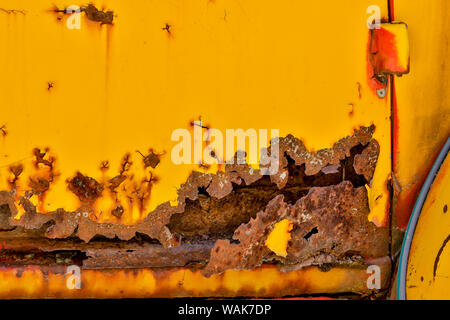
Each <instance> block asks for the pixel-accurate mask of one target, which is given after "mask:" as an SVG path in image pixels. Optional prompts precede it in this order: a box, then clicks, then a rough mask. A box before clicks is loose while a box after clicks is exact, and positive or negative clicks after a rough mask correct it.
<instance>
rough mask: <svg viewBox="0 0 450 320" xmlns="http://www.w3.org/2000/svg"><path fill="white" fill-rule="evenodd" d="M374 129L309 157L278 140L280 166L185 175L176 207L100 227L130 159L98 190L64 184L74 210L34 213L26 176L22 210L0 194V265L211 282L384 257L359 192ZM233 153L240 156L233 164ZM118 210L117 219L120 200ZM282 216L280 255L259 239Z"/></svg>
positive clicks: (153, 159)
mask: <svg viewBox="0 0 450 320" xmlns="http://www.w3.org/2000/svg"><path fill="white" fill-rule="evenodd" d="M374 130H375V127H374V126H371V127H361V128H360V129H358V130H356V131H355V133H354V135H353V136H349V137H345V138H343V139H341V140H339V141H338V142H336V143H335V144H334V146H333V148H331V149H324V150H319V151H317V152H309V151H307V150H306V147H305V146H304V144H303V142H302V141H301V140H299V139H297V138H295V137H293V136H291V135H289V136H287V137H285V138H281V139H280V140H279V150H280V158H279V162H278V165H279V170H278V172H277V173H276V174H273V175H270V176H268V175H263V174H262V172H261V171H260V170H256V169H253V168H252V167H250V166H249V165H247V164H245V163H243V164H237V161H236V162H235V163H234V164H227V165H226V166H225V170H224V171H219V172H217V174H211V173H201V172H197V171H193V172H192V173H191V175H190V176H189V177H188V179H187V181H186V183H184V184H183V185H181V187H180V188H179V190H178V205H177V206H171V205H170V204H169V202H166V203H164V204H162V205H160V206H159V207H158V208H157V209H156V210H155V211H154V212H151V213H150V214H149V215H147V216H146V217H145V218H144V219H143V220H141V221H139V222H137V223H136V224H135V225H125V224H119V223H102V222H98V221H96V219H95V215H94V212H93V206H94V203H95V201H96V199H97V198H99V197H101V195H102V192H104V190H105V188H108V189H109V190H110V191H111V192H114V191H115V190H116V189H117V188H118V187H119V186H120V185H121V183H122V182H123V181H124V180H125V178H126V175H127V172H128V168H129V166H130V165H131V164H132V163H131V161H130V160H129V155H125V157H124V158H123V160H122V163H121V170H120V172H119V175H117V176H116V177H114V178H112V179H110V180H109V182H108V184H107V185H106V186H105V185H104V184H103V183H100V182H98V181H96V180H95V179H93V178H91V177H88V176H85V175H83V174H82V173H80V172H78V173H76V175H75V176H74V177H72V178H70V179H68V180H67V184H68V189H69V190H70V191H71V192H73V193H74V194H75V195H76V196H77V197H78V198H79V200H80V208H79V210H77V211H75V212H66V211H64V210H62V209H59V210H57V211H55V212H51V213H40V212H38V208H36V206H35V205H34V204H33V203H32V202H31V201H30V199H29V196H30V194H37V193H38V192H45V191H41V189H45V186H46V184H45V183H41V182H39V181H40V180H39V178H36V180H30V186H33V188H32V190H31V191H29V193H28V194H26V195H25V196H24V197H20V199H19V203H20V205H21V207H22V208H23V209H24V213H23V214H22V215H21V216H20V217H19V218H18V219H17V218H15V216H16V215H17V212H18V209H17V208H16V205H15V201H14V194H13V193H10V192H6V191H3V192H1V193H0V204H2V205H3V207H2V208H3V211H2V214H1V217H0V223H1V227H2V229H4V230H10V231H5V232H0V239H2V243H3V249H2V251H1V253H2V255H1V256H2V259H3V260H2V262H3V263H2V264H3V265H15V264H19V265H33V264H38V265H46V264H47V265H48V264H49V265H53V264H61V263H62V264H70V263H75V264H78V265H81V266H82V267H83V268H85V269H92V268H94V269H97V268H101V269H105V268H144V267H149V268H161V267H164V268H165V267H187V268H194V269H201V272H202V274H203V275H204V276H206V277H210V276H212V275H214V274H221V273H223V272H225V271H226V270H228V269H237V270H239V269H254V268H258V267H260V266H262V265H263V264H264V263H275V264H276V265H277V266H278V268H280V270H285V271H289V270H295V269H298V268H305V267H308V266H311V265H318V266H320V268H321V270H323V271H327V270H330V269H331V268H333V267H337V266H342V265H345V266H355V265H361V261H363V260H362V259H363V258H362V257H366V258H367V257H383V256H386V255H387V254H388V251H387V247H388V230H387V228H384V227H377V226H376V225H375V224H373V223H372V222H370V221H369V219H368V214H369V206H368V195H367V190H366V188H365V185H366V184H369V183H370V181H371V179H372V175H373V173H374V170H375V166H376V162H377V158H378V153H379V145H378V143H377V141H376V140H374V139H372V134H373V132H374ZM270 152H271V147H269V148H268V153H269V154H270ZM139 153H140V152H139ZM35 156H36V163H41V164H44V166H45V167H46V168H48V170H49V171H47V172H53V171H52V169H53V163H54V160H51V158H50V157H49V156H46V153H43V152H40V151H39V150H36V152H35ZM241 156H243V154H240V153H239V152H238V153H237V154H236V155H235V158H236V160H237V159H238V157H241ZM142 157H143V162H144V165H148V166H149V167H153V166H157V165H158V163H159V156H158V155H157V154H156V153H155V152H154V151H153V150H149V154H148V155H144V154H142ZM104 167H106V168H107V165H105V166H104ZM264 169H265V167H264V166H263V165H261V170H264ZM124 177H125V178H124ZM42 186H43V187H42ZM7 209H9V210H7ZM116 209H117V212H116V214H117V215H118V216H120V214H121V212H122V213H123V210H121V207H120V205H119V204H118V205H117V207H116ZM283 219H287V220H288V221H289V222H291V223H292V226H293V228H292V231H290V237H289V238H290V240H289V241H288V243H287V251H286V252H287V254H286V256H277V255H276V254H275V253H274V252H272V251H271V250H270V249H269V248H268V247H267V246H266V244H265V243H266V240H267V237H268V235H269V234H270V232H271V231H272V230H273V228H274V226H275V224H276V223H278V222H280V221H282V220H283ZM11 228H12V229H11ZM14 228H16V229H14ZM289 230H291V229H289ZM99 237H100V238H99ZM142 237H144V238H142ZM230 237H232V239H233V240H232V241H231V242H230V240H228V239H230ZM105 238H109V239H112V240H107V239H105ZM50 239H54V240H50ZM27 250H31V251H30V252H32V253H31V255H30V253H27Z"/></svg>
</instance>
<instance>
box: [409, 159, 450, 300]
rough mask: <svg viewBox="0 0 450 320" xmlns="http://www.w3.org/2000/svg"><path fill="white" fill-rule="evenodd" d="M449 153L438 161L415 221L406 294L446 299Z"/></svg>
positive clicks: (449, 265)
mask: <svg viewBox="0 0 450 320" xmlns="http://www.w3.org/2000/svg"><path fill="white" fill-rule="evenodd" d="M449 195H450V156H448V155H447V158H446V160H445V162H444V163H443V164H442V166H441V168H440V170H439V172H438V174H437V176H436V178H435V180H434V182H433V184H432V186H431V188H430V190H429V192H428V195H427V198H426V201H425V204H424V206H423V208H422V211H421V213H420V218H419V221H418V223H417V226H416V229H415V232H414V237H413V241H412V244H411V250H410V253H409V259H408V272H407V274H406V297H407V298H408V299H409V300H411V299H421V300H423V299H450V290H449V287H450V236H449V228H448V226H449V225H450V212H449V211H448V207H449V205H450V196H449Z"/></svg>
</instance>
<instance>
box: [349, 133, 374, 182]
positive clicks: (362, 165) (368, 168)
mask: <svg viewBox="0 0 450 320" xmlns="http://www.w3.org/2000/svg"><path fill="white" fill-rule="evenodd" d="M379 153H380V145H379V144H378V142H377V141H376V140H375V139H372V140H370V142H369V143H368V144H367V146H366V148H364V150H363V151H362V152H361V154H357V155H356V156H355V160H354V162H353V166H354V168H355V171H356V173H357V174H362V175H364V177H365V178H366V180H367V181H369V182H370V181H371V180H372V177H373V173H374V171H375V165H376V163H377V160H378V154H379Z"/></svg>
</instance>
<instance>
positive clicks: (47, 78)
mask: <svg viewBox="0 0 450 320" xmlns="http://www.w3.org/2000/svg"><path fill="white" fill-rule="evenodd" d="M373 4H377V5H378V6H379V7H380V8H381V14H382V17H387V3H386V1H350V2H335V1H330V2H327V4H326V5H325V6H324V5H323V4H322V3H315V2H300V1H282V2H277V3H273V2H269V1H263V2H261V1H245V2H241V1H220V0H217V1H207V0H204V1H203V0H202V1H200V0H199V1H176V2H173V1H157V2H148V1H137V2H133V3H129V2H123V1H114V0H110V1H102V2H94V5H96V6H97V7H99V8H101V7H103V8H105V9H107V10H112V11H114V15H115V18H114V21H113V25H106V24H105V25H100V24H99V23H98V22H93V21H89V20H88V19H87V18H86V17H85V16H84V15H82V17H81V19H82V20H81V28H80V29H79V30H78V29H73V30H70V29H68V28H67V27H66V21H67V19H68V17H67V15H62V16H61V15H60V14H58V13H55V12H54V11H55V8H58V9H63V8H65V6H68V5H69V3H67V2H66V1H47V0H38V1H26V0H19V1H17V0H14V1H12V0H5V1H2V8H3V9H4V10H2V11H0V24H1V26H2V27H1V29H0V39H1V40H0V41H1V42H0V43H1V46H2V48H4V50H1V52H0V65H1V70H2V79H1V80H0V81H1V82H2V83H1V86H0V101H1V102H0V103H1V106H2V107H1V108H2V112H1V119H0V121H2V122H3V123H4V124H5V128H6V129H7V136H5V137H4V138H3V139H2V140H1V142H0V143H1V149H0V153H1V154H0V189H2V190H4V189H8V188H10V186H9V182H8V181H11V179H13V178H14V177H13V175H12V173H11V171H10V170H9V168H10V167H11V165H17V164H18V163H21V164H23V166H24V171H23V173H22V174H21V175H20V178H19V179H18V181H17V185H18V193H17V196H20V195H23V193H24V192H25V190H27V188H28V185H27V184H28V181H29V177H35V176H36V175H39V174H40V173H39V170H36V169H35V168H34V167H33V165H32V159H33V154H32V151H33V149H34V148H39V149H41V150H45V149H46V148H48V153H47V155H48V156H53V157H54V158H55V172H56V173H57V175H56V176H55V180H54V182H53V183H52V184H51V187H50V190H49V191H48V192H47V194H46V195H45V199H38V198H35V196H33V198H32V201H33V202H34V203H35V204H37V205H38V208H39V209H40V211H42V212H50V211H54V210H56V209H58V208H64V209H65V210H66V211H74V210H76V209H77V208H78V206H79V201H78V200H77V198H76V197H75V195H74V194H72V193H71V192H69V191H68V190H67V183H66V180H67V179H68V178H70V177H73V176H74V175H75V173H76V172H77V171H80V172H81V173H83V174H84V175H87V176H90V177H93V178H95V179H96V180H97V181H100V182H105V181H107V180H108V179H111V178H112V177H114V176H115V175H117V174H118V172H119V168H120V161H121V160H122V158H123V157H124V155H125V154H126V153H130V154H131V161H133V162H134V163H135V165H134V166H133V167H132V169H131V171H132V172H133V174H134V176H135V180H134V181H132V182H129V183H130V187H129V189H132V187H133V184H139V183H140V181H142V179H148V178H149V174H150V173H149V170H144V167H143V165H142V157H141V155H139V154H138V153H136V150H139V151H141V152H146V150H148V149H149V148H152V149H154V150H155V151H156V152H159V153H165V154H164V155H163V156H162V158H161V163H160V164H159V165H158V167H157V168H156V169H155V170H152V175H153V176H156V177H157V178H158V182H157V183H155V184H154V186H153V187H152V189H151V196H150V199H149V201H148V202H146V203H145V205H144V207H143V208H139V207H138V206H136V205H134V206H130V207H127V208H125V213H124V215H123V216H122V219H121V221H120V222H121V223H126V224H132V223H134V222H136V220H138V219H140V218H143V217H144V216H145V215H146V214H148V212H151V211H153V210H154V209H155V208H156V207H157V206H158V205H160V204H161V203H163V202H166V201H171V203H172V204H176V199H177V194H176V190H177V188H178V187H179V186H180V184H181V183H183V182H185V181H186V178H187V177H188V175H189V174H190V172H191V171H192V170H200V171H201V170H202V169H201V168H199V166H198V165H197V164H194V165H174V164H173V163H172V161H171V160H170V150H171V149H172V147H173V146H174V145H175V142H173V141H171V140H170V137H171V134H172V132H173V131H174V130H175V129H177V128H187V129H189V123H190V121H193V120H196V119H199V117H201V119H202V121H204V123H208V125H209V126H211V127H212V128H216V129H219V130H223V131H225V129H226V128H243V129H244V130H246V129H248V128H268V129H270V128H279V129H280V136H285V135H287V134H289V133H290V134H293V135H294V136H296V137H300V138H302V139H303V140H304V142H305V144H306V146H307V147H308V148H309V149H310V150H316V151H317V150H319V149H322V148H328V147H331V146H332V144H333V143H334V142H336V141H337V140H339V139H340V138H342V137H345V136H348V135H351V134H352V132H353V130H354V129H355V128H358V127H359V126H361V125H364V126H368V125H371V124H375V126H376V131H375V134H374V138H375V139H377V140H378V142H379V143H380V146H381V150H380V155H379V160H378V164H377V169H376V172H375V177H374V179H373V184H372V186H371V188H372V192H371V197H372V199H371V200H372V201H371V203H372V204H373V208H372V212H371V215H370V219H371V220H372V221H374V222H375V223H376V224H377V225H387V222H388V221H387V217H388V214H387V204H388V192H387V188H386V181H387V179H388V178H389V174H390V158H389V155H390V122H389V116H390V97H389V95H388V96H386V98H384V99H380V98H378V97H377V96H376V94H375V93H374V92H373V91H372V90H371V89H370V88H369V87H368V79H367V71H366V69H367V59H366V56H367V42H368V29H367V26H366V20H367V18H368V14H367V13H366V9H367V7H368V6H369V5H373ZM55 6H56V7H55ZM166 24H168V25H169V26H170V32H169V30H167V29H165V26H166ZM3 123H2V124H3ZM104 161H107V162H108V163H109V168H110V169H109V170H108V171H106V173H105V172H104V171H102V170H101V169H100V166H101V163H102V162H104ZM216 170H217V166H213V167H211V168H210V169H209V171H210V172H215V171H216ZM104 194H105V195H104V196H103V197H102V198H101V199H99V200H98V201H97V203H96V213H95V217H93V218H94V219H98V220H99V221H112V222H118V220H117V219H116V218H115V217H114V216H112V215H111V211H112V209H113V208H114V200H113V197H112V196H111V195H109V196H108V195H107V192H104ZM118 196H119V199H122V200H123V199H126V198H127V197H129V196H131V195H130V194H129V193H128V194H127V193H124V192H122V191H119V194H118ZM375 199H376V200H375ZM124 201H125V200H124Z"/></svg>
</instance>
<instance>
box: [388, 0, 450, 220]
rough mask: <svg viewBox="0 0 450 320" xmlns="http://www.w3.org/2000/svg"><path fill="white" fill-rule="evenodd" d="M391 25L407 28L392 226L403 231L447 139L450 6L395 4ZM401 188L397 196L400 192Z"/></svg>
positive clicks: (417, 1)
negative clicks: (407, 66) (408, 65)
mask: <svg viewBox="0 0 450 320" xmlns="http://www.w3.org/2000/svg"><path fill="white" fill-rule="evenodd" d="M394 6H395V19H396V20H398V21H404V22H407V24H408V31H409V38H410V47H411V48H410V51H411V52H410V54H411V58H410V59H411V73H410V75H408V76H404V77H401V78H397V79H395V87H396V99H397V108H396V109H397V110H396V112H395V114H394V121H395V124H394V128H395V130H394V133H393V134H394V160H395V161H394V171H395V175H396V178H397V180H398V187H399V188H397V190H396V191H398V192H399V194H398V199H397V206H396V214H395V216H396V220H397V222H396V225H397V226H399V227H400V228H406V225H407V223H408V219H409V215H410V214H411V211H412V208H413V205H414V202H415V198H416V196H417V194H418V192H419V190H420V187H421V185H422V182H423V181H424V179H425V177H426V175H427V173H428V170H429V168H431V165H432V164H433V160H434V158H435V157H436V156H437V154H438V152H439V150H440V149H441V147H442V146H443V144H444V143H445V141H446V139H447V137H448V136H449V135H450V95H449V91H448V88H449V87H450V65H449V64H448V62H447V60H448V55H449V40H450V32H449V31H450V22H449V21H450V3H449V2H448V1H447V0H436V1H426V0H395V1H394ZM400 188H401V191H400Z"/></svg>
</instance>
